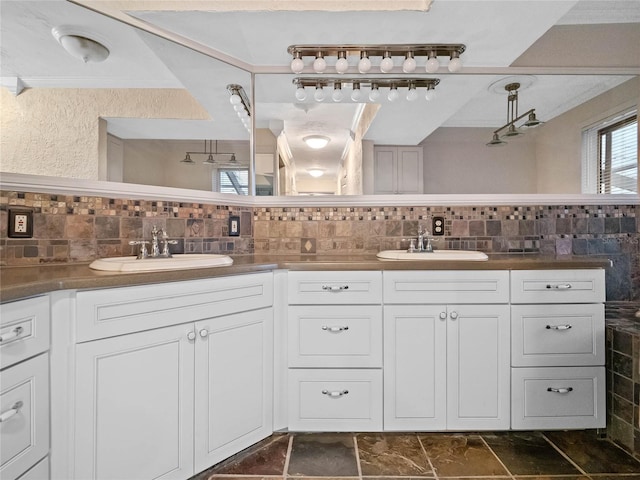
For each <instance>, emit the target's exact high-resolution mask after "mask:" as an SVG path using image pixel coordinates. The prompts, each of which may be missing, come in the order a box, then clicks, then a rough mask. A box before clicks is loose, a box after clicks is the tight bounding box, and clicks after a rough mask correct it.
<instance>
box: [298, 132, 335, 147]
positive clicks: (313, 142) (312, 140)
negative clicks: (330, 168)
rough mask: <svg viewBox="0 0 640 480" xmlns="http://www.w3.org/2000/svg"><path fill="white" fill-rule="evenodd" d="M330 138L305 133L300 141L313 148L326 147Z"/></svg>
mask: <svg viewBox="0 0 640 480" xmlns="http://www.w3.org/2000/svg"><path fill="white" fill-rule="evenodd" d="M330 140H331V139H330V138H329V137H325V136H324V135H307V136H306V137H303V138H302V141H303V142H304V143H306V144H307V145H308V146H309V148H313V149H314V150H319V149H321V148H324V147H326V146H327V144H328V143H329V141H330Z"/></svg>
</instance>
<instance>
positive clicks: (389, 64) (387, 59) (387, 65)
mask: <svg viewBox="0 0 640 480" xmlns="http://www.w3.org/2000/svg"><path fill="white" fill-rule="evenodd" d="M391 70H393V59H392V58H391V54H390V53H389V52H384V56H383V57H382V61H381V62H380V71H381V72H382V73H389V72H390V71H391Z"/></svg>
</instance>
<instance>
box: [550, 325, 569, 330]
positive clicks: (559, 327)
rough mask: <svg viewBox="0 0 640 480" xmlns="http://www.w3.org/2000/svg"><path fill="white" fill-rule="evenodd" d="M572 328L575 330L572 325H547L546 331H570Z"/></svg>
mask: <svg viewBox="0 0 640 480" xmlns="http://www.w3.org/2000/svg"><path fill="white" fill-rule="evenodd" d="M570 328H573V326H572V325H569V324H567V325H547V326H546V329H547V330H569V329H570Z"/></svg>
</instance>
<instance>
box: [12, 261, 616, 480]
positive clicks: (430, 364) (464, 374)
mask: <svg viewBox="0 0 640 480" xmlns="http://www.w3.org/2000/svg"><path fill="white" fill-rule="evenodd" d="M606 265H607V262H606V261H605V260H602V259H600V260H580V261H575V262H571V261H564V262H554V261H549V262H546V261H545V262H539V261H538V262H536V261H535V260H531V261H508V260H496V261H493V260H489V261H488V262H482V263H481V264H479V263H478V262H474V265H473V266H472V265H470V264H468V263H467V264H464V263H460V262H450V263H447V262H436V263H435V264H433V263H429V265H428V268H427V266H425V265H420V264H419V263H418V264H416V262H411V264H409V265H408V264H406V263H402V262H380V261H378V260H375V259H371V258H366V259H361V260H357V259H352V258H350V259H349V260H348V261H342V262H338V261H335V260H334V261H330V262H323V261H321V260H319V261H316V262H314V261H309V260H308V259H304V260H300V261H296V260H295V259H294V260H291V259H283V260H280V261H278V260H277V259H275V260H274V259H269V261H261V260H258V259H252V260H249V261H244V262H243V261H236V262H235V264H234V266H233V267H224V268H220V269H214V268H212V269H196V270H192V271H190V272H172V273H168V272H153V273H148V274H135V275H131V276H127V275H126V274H106V275H105V274H101V275H98V274H93V273H90V272H85V277H84V278H78V279H75V280H74V279H72V278H68V279H67V280H66V281H64V280H60V279H57V280H56V282H55V284H47V285H40V286H39V287H37V288H40V289H41V290H42V291H40V292H37V293H38V294H37V295H34V296H31V297H30V298H26V299H22V298H16V297H15V296H16V293H15V292H12V291H10V290H8V291H9V294H10V295H13V296H14V298H12V301H8V302H5V303H4V304H2V306H1V308H2V312H1V313H2V330H1V333H0V334H1V335H2V336H3V341H2V343H1V344H0V352H1V353H2V357H1V358H2V371H1V372H0V374H1V375H2V392H1V406H2V411H1V412H0V414H2V415H3V417H4V416H9V417H13V418H8V419H7V421H6V422H4V421H3V423H2V447H3V448H2V451H3V454H2V466H1V470H0V473H2V477H3V478H7V479H15V478H18V477H20V475H22V474H23V473H25V472H31V470H30V468H32V467H33V466H37V467H38V468H44V469H45V471H46V469H48V468H49V463H48V462H49V460H50V461H51V477H50V478H60V479H62V478H65V479H86V478H94V479H103V478H110V479H111V478H132V477H133V478H140V479H144V478H159V477H162V478H174V479H186V478H189V477H191V476H193V475H194V474H196V473H198V472H200V471H202V470H204V469H206V468H208V467H210V466H212V465H213V464H215V463H218V462H220V461H221V460H223V459H225V458H227V457H229V456H231V455H233V454H234V453H237V452H238V451H240V450H242V449H244V448H246V447H248V446H250V445H252V444H253V443H255V442H257V441H259V440H260V439H262V438H265V437H267V436H269V435H270V434H271V433H272V432H273V431H277V430H282V429H285V428H287V429H289V430H292V431H383V430H387V431H393V430H396V431H398V430H404V431H445V430H456V431H460V430H507V429H543V428H544V429H547V428H578V429H582V428H596V427H604V426H605V381H604V348H605V342H604V308H603V302H604V299H605V291H604V267H606ZM75 268H78V267H75ZM5 273H6V272H5ZM5 279H6V277H5ZM65 282H66V283H65ZM5 285H6V283H5ZM31 287H32V288H34V287H33V285H31ZM47 289H50V291H46V290H47ZM27 290H28V288H27ZM25 296H26V295H25ZM33 318H37V323H36V320H30V319H33ZM25 322H26V323H25ZM30 322H31V323H30ZM21 325H24V326H25V328H23V329H22V330H20V335H15V333H11V332H16V328H17V327H18V326H21ZM28 325H31V326H28ZM49 326H50V327H52V328H51V331H50V334H49V330H48V328H49ZM23 332H24V333H23ZM6 335H9V338H7V337H6ZM12 335H13V336H12ZM49 335H50V337H49ZM34 337H37V338H38V341H39V342H40V343H39V346H38V347H35V348H33V349H32V348H30V347H29V348H27V345H28V342H32V341H34ZM5 339H6V340H5ZM17 350H20V351H21V356H20V357H15V360H14V359H8V358H9V357H7V355H8V352H12V351H17ZM32 363H33V364H37V366H36V367H34V368H35V370H34V371H36V373H32V371H31V370H30V369H23V368H22V367H23V366H28V365H31V364H32ZM38 371H39V372H41V373H40V374H39V375H40V376H39V377H38V376H36V375H37V372H38ZM18 377H20V378H18ZM32 378H36V380H33V381H32V380H31V379H32ZM38 378H40V380H37V379H38ZM5 379H11V380H10V381H9V380H5ZM49 380H50V382H51V383H50V387H51V397H50V398H51V405H50V408H51V410H50V411H51V418H48V412H49V410H48V407H49V405H47V404H46V402H47V399H48V395H47V394H46V393H44V394H43V393H42V392H46V388H47V386H48V382H49ZM35 381H38V382H39V383H37V384H35V385H36V387H34V388H35V391H36V392H39V394H41V395H43V398H44V400H42V399H41V398H40V397H38V395H31V394H28V395H26V396H25V399H24V400H22V401H23V402H24V401H32V399H33V401H36V402H40V403H42V402H44V406H38V407H31V406H29V407H26V406H25V407H23V408H21V409H18V411H17V412H16V413H14V414H11V415H10V414H9V413H7V412H8V411H9V410H11V408H12V406H13V405H15V404H16V402H18V401H20V400H21V399H19V398H17V397H16V395H18V396H19V393H20V392H19V389H16V388H14V387H12V385H14V384H29V385H33V384H34V383H33V382H35ZM14 397H15V398H14ZM16 419H19V420H20V422H19V423H18V422H15V420H16ZM12 421H14V423H13V424H14V425H16V427H14V428H12V429H7V428H6V426H7V425H11V424H12ZM49 428H51V445H50V446H49V445H48V443H47V442H48V439H49V435H48V429H49ZM25 429H26V430H25ZM26 431H35V432H37V433H39V434H41V435H42V438H41V437H38V436H36V437H32V436H29V435H27V434H26V433H25V432H26ZM18 440H20V441H23V442H25V445H24V446H21V448H20V450H19V451H16V452H13V450H12V449H7V447H6V445H14V444H15V442H16V441H18ZM5 452H7V453H5ZM43 462H44V463H43ZM47 475H48V474H46V475H45V478H48V476H47ZM25 478H27V477H25Z"/></svg>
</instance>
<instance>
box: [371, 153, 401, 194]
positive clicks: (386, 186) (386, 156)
mask: <svg viewBox="0 0 640 480" xmlns="http://www.w3.org/2000/svg"><path fill="white" fill-rule="evenodd" d="M374 150H375V153H374V160H373V161H374V164H373V191H374V193H376V194H390V193H396V185H397V183H398V180H397V177H396V175H397V162H396V160H397V148H396V147H376V148H375V149H374Z"/></svg>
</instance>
